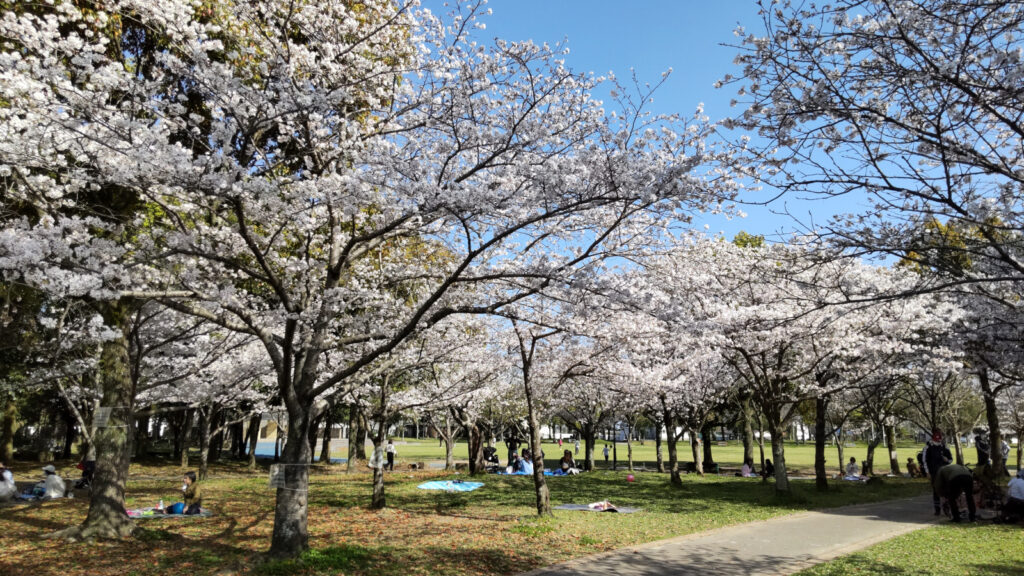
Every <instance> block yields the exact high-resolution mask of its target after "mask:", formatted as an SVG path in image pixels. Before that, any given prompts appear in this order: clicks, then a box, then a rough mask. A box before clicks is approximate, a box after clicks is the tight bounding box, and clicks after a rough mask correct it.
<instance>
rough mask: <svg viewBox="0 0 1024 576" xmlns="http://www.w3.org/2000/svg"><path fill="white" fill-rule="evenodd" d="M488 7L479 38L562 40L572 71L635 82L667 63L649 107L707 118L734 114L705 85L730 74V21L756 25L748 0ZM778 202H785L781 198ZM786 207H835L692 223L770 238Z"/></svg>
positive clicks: (434, 6)
mask: <svg viewBox="0 0 1024 576" xmlns="http://www.w3.org/2000/svg"><path fill="white" fill-rule="evenodd" d="M441 4H442V1H441V0H425V1H424V6H426V7H427V8H430V9H431V10H433V11H434V12H435V13H438V14H445V13H446V12H447V9H445V8H442V7H441ZM488 7H489V8H491V10H493V14H492V15H491V16H489V17H485V18H483V19H482V21H483V22H484V23H485V24H486V29H485V30H483V31H478V32H477V34H476V35H477V37H478V38H479V39H480V40H481V41H483V40H490V39H492V38H504V39H507V40H533V41H534V42H535V43H538V44H539V43H543V42H547V43H549V44H554V43H556V42H561V41H563V40H567V41H568V47H569V51H570V53H569V55H568V56H567V57H566V64H567V65H568V66H569V67H570V68H572V69H573V70H575V71H577V72H594V73H595V74H598V75H603V74H606V73H608V72H610V71H612V72H614V73H615V74H616V76H618V77H619V78H620V79H622V80H628V79H629V75H630V69H631V68H632V69H635V70H636V72H637V75H638V77H639V79H640V80H641V81H648V82H651V83H652V84H653V83H655V82H657V81H658V80H659V79H660V77H661V73H662V72H664V71H666V70H668V69H669V68H671V69H672V70H673V73H672V75H671V77H670V78H669V80H668V82H667V83H666V84H665V85H664V86H662V87H661V88H660V89H659V90H658V92H657V93H656V94H655V96H654V104H653V108H652V110H653V111H654V112H659V113H679V114H682V115H690V114H692V113H693V111H694V110H695V109H696V107H697V105H698V104H699V103H704V107H705V112H706V113H707V114H708V116H710V117H711V119H712V120H718V119H720V118H723V117H725V116H729V115H732V114H735V113H738V111H739V110H738V109H736V108H730V107H729V101H730V100H731V99H732V98H734V97H735V94H734V88H729V87H726V88H722V89H715V88H714V86H713V84H714V83H715V81H716V80H719V79H720V78H722V77H723V76H725V75H726V74H730V73H731V74H733V75H737V74H738V73H739V70H738V69H737V67H736V66H735V65H734V64H733V58H734V57H735V56H736V54H737V50H736V49H735V48H732V47H729V46H723V45H722V44H737V43H738V40H739V39H738V38H737V37H736V36H734V35H733V31H734V30H735V29H736V27H737V25H742V26H744V27H746V28H747V29H748V30H749V31H751V32H756V31H758V30H760V17H759V16H758V14H757V11H758V7H757V5H756V4H755V2H754V0H718V1H709V0H634V1H632V2H625V1H623V0H618V1H615V0H490V2H489V4H488ZM767 196H770V192H769V191H764V192H762V193H760V194H758V195H756V196H755V195H753V194H751V195H749V196H748V198H749V199H751V200H754V201H756V200H760V199H761V197H767ZM783 202H785V204H783ZM787 207H788V209H789V210H790V211H791V212H793V213H794V214H796V215H797V216H798V217H799V218H800V219H801V220H802V221H804V222H808V221H809V220H810V217H809V215H808V213H809V212H813V213H814V216H813V218H814V220H815V221H816V222H817V223H822V222H823V221H824V220H825V219H826V218H827V217H828V216H829V215H830V214H831V213H832V212H834V211H836V210H837V209H838V208H833V207H826V206H824V205H823V204H822V203H821V202H809V201H801V200H798V199H785V200H784V201H779V202H777V203H773V204H772V205H771V207H769V208H764V207H760V206H742V207H741V209H742V210H743V211H744V212H746V213H747V214H748V216H747V217H746V218H743V219H734V220H732V221H728V220H726V219H725V218H722V217H716V216H711V215H708V216H706V217H705V218H703V219H702V220H701V221H700V222H698V223H697V225H698V226H703V225H704V224H707V225H709V227H710V232H711V233H717V232H719V231H724V232H725V234H726V235H727V236H728V237H730V238H731V237H732V236H733V235H735V234H736V232H738V231H740V230H745V231H747V232H751V233H755V234H764V235H766V236H768V237H770V238H771V239H777V237H776V233H777V232H780V231H782V232H788V231H792V230H794V229H795V228H796V226H795V224H794V222H793V221H792V220H791V219H790V218H788V217H786V216H780V215H777V214H773V213H772V212H781V211H783V210H784V209H786V208H787Z"/></svg>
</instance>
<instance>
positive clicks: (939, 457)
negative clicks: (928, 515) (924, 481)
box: [921, 428, 953, 516]
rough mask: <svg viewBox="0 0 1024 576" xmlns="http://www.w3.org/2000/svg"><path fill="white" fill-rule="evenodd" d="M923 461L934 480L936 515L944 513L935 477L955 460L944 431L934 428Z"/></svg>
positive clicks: (933, 491) (923, 454)
mask: <svg viewBox="0 0 1024 576" xmlns="http://www.w3.org/2000/svg"><path fill="white" fill-rule="evenodd" d="M921 461H922V462H923V463H924V473H925V474H927V475H928V479H929V480H931V482H932V504H933V505H934V506H935V515H936V516H938V515H939V514H942V505H941V500H940V495H939V492H938V490H936V488H935V477H936V476H938V474H939V471H940V470H941V469H942V467H943V466H946V465H948V464H949V463H950V462H952V461H953V454H952V453H950V451H949V448H947V447H946V443H945V441H944V440H943V438H942V431H941V430H939V429H938V428H935V429H933V430H932V438H931V440H929V441H928V443H927V444H925V446H924V449H923V450H921Z"/></svg>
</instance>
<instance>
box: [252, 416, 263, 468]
mask: <svg viewBox="0 0 1024 576" xmlns="http://www.w3.org/2000/svg"><path fill="white" fill-rule="evenodd" d="M262 423H263V418H261V417H260V415H259V414H255V415H253V417H252V418H250V419H249V470H255V469H256V445H257V444H258V443H259V441H260V424H262Z"/></svg>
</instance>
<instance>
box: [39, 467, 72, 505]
mask: <svg viewBox="0 0 1024 576" xmlns="http://www.w3.org/2000/svg"><path fill="white" fill-rule="evenodd" d="M43 472H44V473H45V474H46V477H45V478H44V479H43V481H42V488H43V496H42V498H43V499H44V500H49V499H51V498H63V497H64V493H65V492H67V487H66V486H65V485H64V479H63V478H61V477H60V476H58V475H57V469H56V468H54V467H53V464H48V465H46V466H44V467H43Z"/></svg>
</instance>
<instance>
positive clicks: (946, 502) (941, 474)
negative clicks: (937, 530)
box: [908, 429, 1024, 522]
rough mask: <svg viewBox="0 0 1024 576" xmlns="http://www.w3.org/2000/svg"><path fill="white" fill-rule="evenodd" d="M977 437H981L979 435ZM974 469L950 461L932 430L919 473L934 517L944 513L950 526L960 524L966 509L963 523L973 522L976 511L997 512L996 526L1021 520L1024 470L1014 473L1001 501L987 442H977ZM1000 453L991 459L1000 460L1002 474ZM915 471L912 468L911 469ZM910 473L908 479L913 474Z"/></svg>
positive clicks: (1003, 455)
mask: <svg viewBox="0 0 1024 576" xmlns="http://www.w3.org/2000/svg"><path fill="white" fill-rule="evenodd" d="M979 436H982V435H981V434H979ZM976 446H977V448H978V465H977V466H976V467H975V469H974V470H973V471H971V469H969V468H967V467H966V466H963V465H962V464H957V463H955V462H954V461H953V455H952V453H951V452H950V450H949V448H948V447H947V446H946V443H945V438H944V437H943V435H942V432H941V431H940V430H938V429H934V430H932V436H931V438H930V439H929V440H928V441H927V442H926V443H925V447H924V449H922V450H921V455H920V462H921V467H920V470H921V473H922V474H923V475H925V476H927V477H928V478H929V479H930V481H931V484H932V505H933V506H934V510H935V515H936V516H938V515H940V514H943V513H944V512H947V513H948V514H949V516H950V517H951V518H952V519H953V521H954V522H962V521H963V517H962V514H961V506H963V507H966V508H967V520H968V521H969V522H974V521H975V519H976V518H977V509H978V507H979V506H980V507H982V508H986V509H990V510H996V511H998V512H999V515H998V517H997V518H996V521H997V522H1016V521H1020V520H1024V468H1022V469H1020V470H1017V474H1016V477H1015V478H1012V479H1011V480H1010V481H1009V484H1008V485H1007V493H1006V495H1005V497H1004V493H1003V488H1002V482H1003V479H1001V478H998V477H997V475H996V474H995V470H996V468H995V467H993V466H992V455H991V454H990V452H989V450H988V444H987V442H977V443H976ZM1007 452H1008V450H1006V449H1005V447H1004V449H1003V450H1001V451H1000V454H999V455H996V456H995V458H1002V459H1003V461H1004V465H1003V466H1002V469H1003V471H1004V474H1007V475H1008V473H1006V472H1005V470H1006V466H1005V460H1006V455H1007V454H1006V453H1007ZM914 468H915V469H916V468H917V467H916V466H915V467H914ZM908 470H910V473H911V475H913V474H914V470H911V469H910V467H909V466H908Z"/></svg>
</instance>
